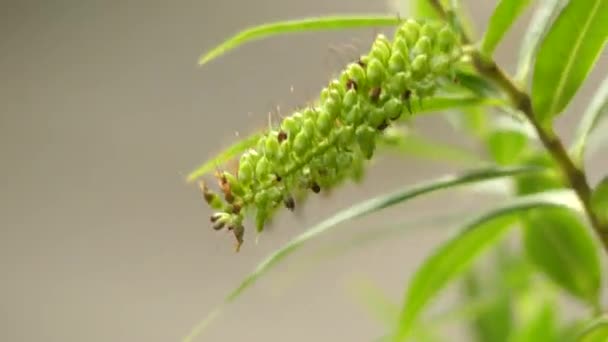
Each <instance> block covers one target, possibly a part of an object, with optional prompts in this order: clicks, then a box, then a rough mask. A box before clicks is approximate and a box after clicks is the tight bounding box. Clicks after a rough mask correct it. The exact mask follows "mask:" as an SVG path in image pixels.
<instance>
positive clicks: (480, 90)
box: [456, 70, 496, 97]
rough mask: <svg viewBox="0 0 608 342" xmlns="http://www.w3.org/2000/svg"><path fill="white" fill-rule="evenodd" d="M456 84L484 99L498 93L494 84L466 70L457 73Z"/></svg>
mask: <svg viewBox="0 0 608 342" xmlns="http://www.w3.org/2000/svg"><path fill="white" fill-rule="evenodd" d="M456 80H457V81H456V82H457V84H458V85H459V86H460V87H463V88H466V89H468V90H469V91H470V92H472V93H473V94H475V95H477V96H480V97H483V96H489V95H491V94H493V93H495V92H496V88H495V87H494V85H493V84H491V83H489V82H488V81H487V80H486V79H484V78H483V77H481V76H479V75H476V74H474V73H472V72H467V71H464V70H458V71H456Z"/></svg>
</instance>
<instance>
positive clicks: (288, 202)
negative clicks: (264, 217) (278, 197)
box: [283, 196, 296, 211]
mask: <svg viewBox="0 0 608 342" xmlns="http://www.w3.org/2000/svg"><path fill="white" fill-rule="evenodd" d="M283 204H285V208H287V209H289V210H291V211H293V210H294V209H295V207H296V202H295V201H294V200H293V197H291V196H288V197H286V198H285V199H284V200H283Z"/></svg>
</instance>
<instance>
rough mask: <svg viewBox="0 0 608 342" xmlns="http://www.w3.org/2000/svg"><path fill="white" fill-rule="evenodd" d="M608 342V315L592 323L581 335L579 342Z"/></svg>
mask: <svg viewBox="0 0 608 342" xmlns="http://www.w3.org/2000/svg"><path fill="white" fill-rule="evenodd" d="M607 340H608V315H604V316H601V317H598V318H596V319H594V320H593V321H591V322H590V323H589V324H588V325H587V326H586V327H585V328H584V329H583V331H582V332H581V333H580V335H579V337H578V340H577V341H578V342H605V341H607Z"/></svg>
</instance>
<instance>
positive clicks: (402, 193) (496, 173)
mask: <svg viewBox="0 0 608 342" xmlns="http://www.w3.org/2000/svg"><path fill="white" fill-rule="evenodd" d="M536 171H539V169H537V168H489V169H488V168H486V169H479V170H473V171H470V172H467V173H463V174H461V175H455V176H447V177H443V178H440V179H437V180H434V181H430V182H426V183H422V184H419V185H414V186H410V187H407V188H405V189H402V190H399V191H396V192H393V193H390V194H387V195H382V196H379V197H376V198H372V199H370V200H367V201H364V202H362V203H359V204H356V205H354V206H352V207H350V208H347V209H345V210H343V211H340V212H338V213H336V214H335V215H333V216H331V217H330V218H328V219H326V220H325V221H322V222H320V223H319V224H317V225H315V226H313V227H311V228H310V229H308V230H307V231H305V232H304V233H303V234H301V235H298V236H297V237H295V238H294V239H292V240H291V241H289V242H288V243H287V244H286V245H284V246H283V247H282V248H280V249H279V250H277V251H275V252H274V253H273V254H271V255H270V256H269V257H267V258H266V259H265V260H264V261H262V262H261V263H260V264H258V266H257V267H256V269H255V270H254V271H253V272H251V273H250V274H249V275H248V276H247V277H246V278H245V279H244V280H243V281H242V282H241V284H240V285H239V286H238V287H237V288H235V289H234V290H233V291H232V292H231V293H230V294H229V295H228V296H227V297H226V298H225V299H224V303H223V305H226V304H228V303H230V302H232V301H234V300H235V299H237V298H238V297H239V296H240V295H241V294H242V293H243V292H244V291H245V290H246V289H248V288H249V287H251V286H252V285H253V284H254V283H255V282H256V281H257V280H258V279H259V278H260V277H261V276H262V275H264V274H265V273H266V272H268V271H269V270H270V269H271V268H273V267H274V266H276V265H277V264H279V263H280V262H281V261H282V260H284V259H285V258H286V257H287V256H288V255H290V254H291V253H293V252H295V251H296V250H297V249H299V248H300V247H302V245H303V244H304V243H306V242H308V241H309V240H312V239H314V238H316V237H318V236H319V235H321V234H324V233H327V232H328V231H329V230H331V229H332V228H334V227H336V226H337V225H338V224H340V223H343V222H346V221H349V220H352V219H355V218H357V217H361V216H364V215H367V214H370V213H372V212H375V211H378V210H381V209H384V208H387V207H390V206H393V205H396V204H399V203H402V202H406V201H408V200H411V199H413V198H416V197H418V196H422V195H424V194H427V193H431V192H435V191H438V190H442V189H448V188H452V187H456V186H458V185H464V184H470V183H476V182H480V181H483V180H489V179H495V178H501V177H509V176H513V175H517V174H524V173H533V172H536ZM220 311H221V307H220V308H218V309H216V310H214V311H213V315H210V316H207V317H206V318H205V319H204V320H203V321H202V322H200V323H199V324H198V325H197V326H196V327H195V328H194V330H193V331H192V332H191V333H190V335H189V336H188V337H186V338H185V339H184V341H185V342H188V341H192V340H193V339H194V338H195V337H196V336H197V335H198V334H200V332H202V331H203V330H204V328H205V327H206V326H207V325H208V324H209V323H210V322H211V320H212V319H213V318H215V317H216V316H217V314H218V313H219V312H220Z"/></svg>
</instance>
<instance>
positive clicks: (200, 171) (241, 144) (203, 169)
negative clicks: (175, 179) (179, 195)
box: [186, 132, 262, 182]
mask: <svg viewBox="0 0 608 342" xmlns="http://www.w3.org/2000/svg"><path fill="white" fill-rule="evenodd" d="M261 136H262V132H256V133H253V134H251V135H249V136H248V137H246V138H245V139H242V140H239V141H237V142H236V143H234V144H233V145H231V146H230V147H228V148H227V149H225V150H224V151H222V152H220V153H219V154H218V155H216V156H215V157H213V158H211V159H209V160H207V161H206V162H204V163H203V164H202V165H201V166H199V167H197V168H196V169H195V170H194V171H192V172H190V174H188V177H187V178H186V180H187V181H188V182H193V181H195V180H197V179H198V178H200V177H202V176H204V175H205V174H207V173H209V172H211V171H212V170H214V169H215V167H217V166H218V165H221V164H223V163H225V162H227V161H229V160H231V159H233V158H235V157H237V156H238V155H239V154H241V153H243V152H245V151H246V150H248V149H250V148H252V147H255V145H256V144H257V142H258V140H259V139H260V137H261Z"/></svg>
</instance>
